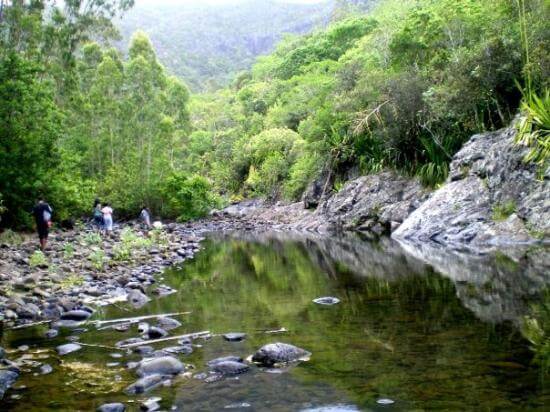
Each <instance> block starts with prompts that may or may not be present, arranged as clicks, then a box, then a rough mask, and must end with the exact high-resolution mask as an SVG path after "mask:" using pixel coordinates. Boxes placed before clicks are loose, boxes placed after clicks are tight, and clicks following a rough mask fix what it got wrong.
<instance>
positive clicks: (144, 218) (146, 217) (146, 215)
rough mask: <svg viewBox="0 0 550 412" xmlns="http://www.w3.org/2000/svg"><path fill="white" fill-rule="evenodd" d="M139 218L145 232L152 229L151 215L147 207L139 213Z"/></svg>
mask: <svg viewBox="0 0 550 412" xmlns="http://www.w3.org/2000/svg"><path fill="white" fill-rule="evenodd" d="M139 218H140V220H141V225H142V227H143V229H144V230H145V231H148V230H149V229H151V213H150V212H149V209H147V207H145V206H143V207H142V208H141V212H140V213H139Z"/></svg>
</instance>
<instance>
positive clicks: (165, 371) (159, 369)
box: [137, 356, 185, 376]
mask: <svg viewBox="0 0 550 412" xmlns="http://www.w3.org/2000/svg"><path fill="white" fill-rule="evenodd" d="M184 370H185V367H184V366H183V364H182V363H181V362H180V361H179V360H177V359H176V358H174V357H173V356H162V357H160V358H153V359H145V360H143V361H141V362H140V365H139V368H138V370H137V374H138V375H139V376H147V375H177V374H178V373H180V372H183V371H184Z"/></svg>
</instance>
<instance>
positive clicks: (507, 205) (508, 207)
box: [492, 200, 516, 222]
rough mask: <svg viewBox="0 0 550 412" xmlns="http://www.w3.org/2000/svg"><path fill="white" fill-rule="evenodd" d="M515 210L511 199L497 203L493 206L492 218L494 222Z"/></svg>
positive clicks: (504, 218)
mask: <svg viewBox="0 0 550 412" xmlns="http://www.w3.org/2000/svg"><path fill="white" fill-rule="evenodd" d="M515 212H516V203H515V202H514V201H513V200H510V201H507V202H504V203H498V204H496V205H494V206H493V216H492V217H493V220H494V221H495V222H499V221H503V220H506V219H508V218H509V217H510V216H511V215H512V214H514V213H515Z"/></svg>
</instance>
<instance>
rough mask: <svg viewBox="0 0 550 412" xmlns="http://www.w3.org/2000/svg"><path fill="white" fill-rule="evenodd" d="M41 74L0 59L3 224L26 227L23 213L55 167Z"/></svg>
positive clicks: (54, 114) (51, 116) (50, 106)
mask: <svg viewBox="0 0 550 412" xmlns="http://www.w3.org/2000/svg"><path fill="white" fill-rule="evenodd" d="M41 73H42V70H41V69H40V67H39V66H38V65H36V64H34V63H31V62H28V61H26V60H24V59H23V58H21V57H20V56H19V55H18V54H17V53H15V52H11V53H8V54H7V55H4V56H2V55H0V175H1V176H2V179H0V192H1V193H2V196H3V201H4V204H5V207H6V208H7V210H6V211H5V213H4V215H3V219H5V221H6V223H7V224H20V225H25V226H28V227H29V226H30V223H31V221H30V216H29V215H28V212H27V211H28V210H31V209H32V206H33V205H34V203H35V202H36V199H37V197H38V195H39V192H41V193H44V194H45V195H46V196H47V195H48V193H49V192H50V191H51V187H50V185H49V182H50V181H51V175H52V173H53V170H54V169H55V168H56V167H57V165H58V164H59V155H58V151H57V148H56V142H57V139H58V135H59V132H60V127H61V117H60V112H59V110H58V109H57V107H56V106H55V103H54V98H53V97H54V96H53V91H52V88H51V87H50V85H49V84H46V83H43V82H40V81H39V80H38V77H39V76H40V75H41Z"/></svg>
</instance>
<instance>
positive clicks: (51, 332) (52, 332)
mask: <svg viewBox="0 0 550 412" xmlns="http://www.w3.org/2000/svg"><path fill="white" fill-rule="evenodd" d="M57 335H59V331H58V330H57V329H48V330H47V331H46V333H45V334H44V336H45V337H47V338H48V339H53V338H56V337H57Z"/></svg>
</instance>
